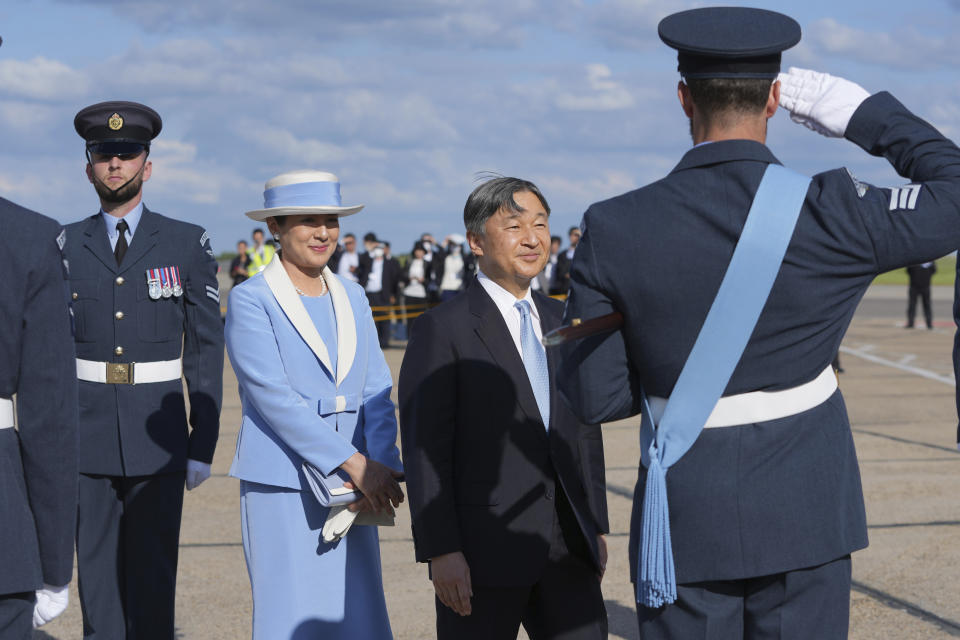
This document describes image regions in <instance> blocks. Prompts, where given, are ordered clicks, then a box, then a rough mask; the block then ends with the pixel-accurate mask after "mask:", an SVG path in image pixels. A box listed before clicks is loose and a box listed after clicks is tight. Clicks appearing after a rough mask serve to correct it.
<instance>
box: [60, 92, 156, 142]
mask: <svg viewBox="0 0 960 640" xmlns="http://www.w3.org/2000/svg"><path fill="white" fill-rule="evenodd" d="M73 127H74V128H75V129H76V130H77V133H78V134H80V137H81V138H83V139H84V140H86V141H87V149H88V150H90V151H92V152H94V153H105V154H110V155H113V154H125V153H136V152H138V151H140V150H142V149H149V148H150V141H151V140H153V139H154V138H156V137H157V135H158V134H159V133H160V129H161V128H162V127H163V121H162V120H161V119H160V114H158V113H157V112H156V111H154V110H153V109H151V108H150V107H148V106H146V105H144V104H140V103H138V102H124V101H120V100H113V101H110V102H100V103H97V104H94V105H90V106H89V107H86V108H83V109H81V110H80V112H79V113H77V115H76V117H75V118H74V119H73Z"/></svg>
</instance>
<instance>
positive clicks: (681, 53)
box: [657, 7, 800, 79]
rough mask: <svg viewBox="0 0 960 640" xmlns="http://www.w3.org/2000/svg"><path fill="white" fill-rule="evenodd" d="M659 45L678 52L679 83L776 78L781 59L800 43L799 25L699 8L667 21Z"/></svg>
mask: <svg viewBox="0 0 960 640" xmlns="http://www.w3.org/2000/svg"><path fill="white" fill-rule="evenodd" d="M657 31H658V33H659V34H660V39H661V40H663V41H664V42H665V43H666V44H667V45H668V46H670V47H672V48H674V49H676V50H677V52H678V54H677V59H678V62H679V66H678V68H679V71H680V73H681V74H682V75H683V77H684V78H694V79H697V78H770V79H773V78H776V77H777V74H778V73H779V72H780V53H781V52H782V51H785V50H786V49H789V48H790V47H792V46H793V45H795V44H797V43H798V42H800V25H799V24H798V23H797V21H796V20H794V19H793V18H791V17H789V16H785V15H783V14H782V13H777V12H776V11H767V10H766V9H752V8H747V7H704V8H702V9H690V10H689V11H681V12H679V13H674V14H672V15H669V16H667V17H666V18H664V19H663V20H661V21H660V25H659V27H658V28H657Z"/></svg>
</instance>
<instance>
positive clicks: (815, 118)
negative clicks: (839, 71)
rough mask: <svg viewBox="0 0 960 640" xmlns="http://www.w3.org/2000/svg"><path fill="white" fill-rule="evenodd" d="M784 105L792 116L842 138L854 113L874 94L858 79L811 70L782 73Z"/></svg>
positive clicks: (833, 136)
mask: <svg viewBox="0 0 960 640" xmlns="http://www.w3.org/2000/svg"><path fill="white" fill-rule="evenodd" d="M779 80H780V106H782V107H783V108H784V109H786V110H787V111H789V112H790V119H791V120H793V121H794V122H798V123H800V124H802V125H803V126H805V127H807V128H808V129H813V130H814V131H816V132H817V133H819V134H821V135H824V136H827V137H829V138H842V137H843V134H844V133H845V132H846V130H847V125H848V124H849V123H850V118H852V117H853V112H854V111H856V110H857V107H859V106H860V104H861V103H862V102H863V101H864V100H866V99H867V98H869V97H870V94H869V93H867V91H866V89H864V88H863V87H861V86H860V85H858V84H857V83H855V82H850V81H849V80H844V79H843V78H838V77H837V76H832V75H830V74H829V73H820V72H819V71H811V70H810V69H798V68H797V67H790V70H789V71H788V72H787V73H781V74H780V76H779Z"/></svg>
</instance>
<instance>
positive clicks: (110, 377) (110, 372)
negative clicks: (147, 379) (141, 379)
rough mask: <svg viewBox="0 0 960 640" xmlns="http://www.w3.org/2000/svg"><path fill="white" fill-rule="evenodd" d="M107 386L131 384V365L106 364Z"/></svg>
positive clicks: (122, 363) (124, 363) (125, 363)
mask: <svg viewBox="0 0 960 640" xmlns="http://www.w3.org/2000/svg"><path fill="white" fill-rule="evenodd" d="M107 384H133V363H132V362H130V363H127V362H108V363H107Z"/></svg>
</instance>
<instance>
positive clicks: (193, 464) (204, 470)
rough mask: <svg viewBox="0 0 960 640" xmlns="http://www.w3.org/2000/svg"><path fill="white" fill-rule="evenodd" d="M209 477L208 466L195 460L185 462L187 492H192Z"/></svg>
mask: <svg viewBox="0 0 960 640" xmlns="http://www.w3.org/2000/svg"><path fill="white" fill-rule="evenodd" d="M209 477H210V465H209V464H207V463H206V462H199V461H197V460H187V491H193V490H194V489H196V488H197V487H199V486H200V485H201V484H202V483H203V481H204V480H206V479H207V478H209Z"/></svg>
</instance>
